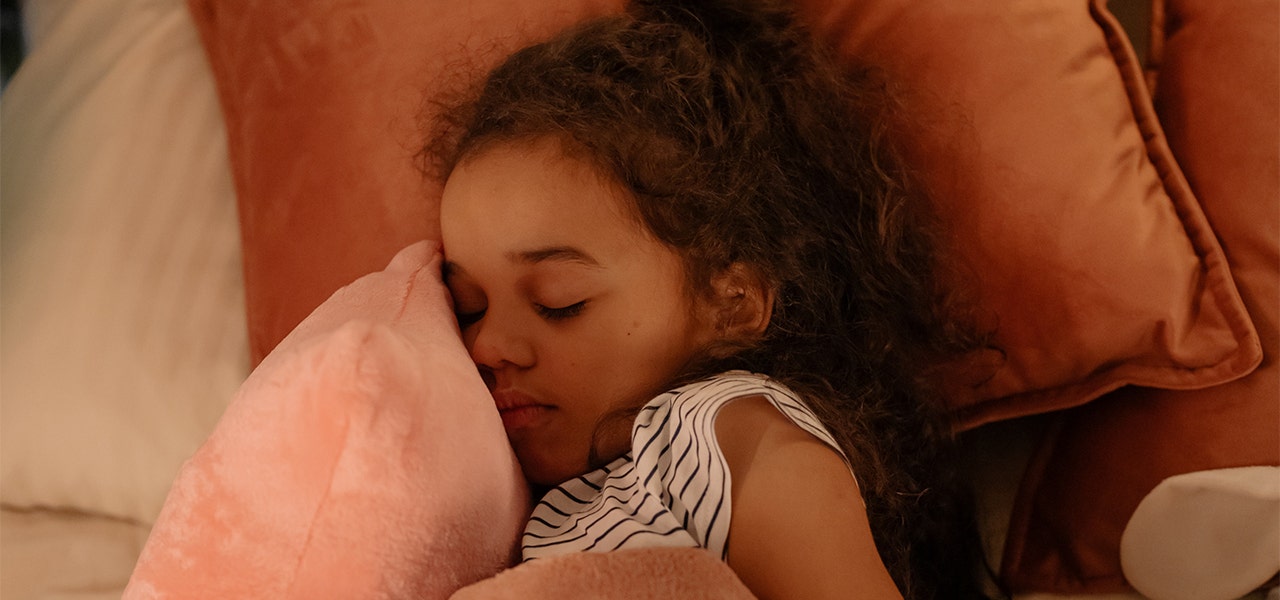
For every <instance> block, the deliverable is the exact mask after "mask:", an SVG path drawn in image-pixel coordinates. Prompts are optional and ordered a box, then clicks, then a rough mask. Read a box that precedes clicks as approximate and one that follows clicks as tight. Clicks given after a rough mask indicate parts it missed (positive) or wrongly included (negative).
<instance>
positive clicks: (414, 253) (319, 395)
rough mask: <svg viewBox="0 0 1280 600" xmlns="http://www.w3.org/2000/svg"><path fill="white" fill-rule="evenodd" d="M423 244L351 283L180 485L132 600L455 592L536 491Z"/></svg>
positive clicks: (261, 377) (242, 399) (310, 321)
mask: <svg viewBox="0 0 1280 600" xmlns="http://www.w3.org/2000/svg"><path fill="white" fill-rule="evenodd" d="M440 263H441V257H440V254H439V252H438V250H437V249H435V248H433V247H431V246H429V245H428V244H427V243H426V242H422V243H418V244H415V245H413V246H411V247H409V248H406V249H405V250H404V251H402V252H400V253H399V254H398V255H397V256H396V257H395V259H394V260H393V261H392V262H391V264H390V265H389V266H388V267H387V269H386V270H385V271H381V272H377V273H374V274H371V275H368V276H366V277H363V278H361V279H359V280H358V281H356V282H355V283H353V284H351V285H350V286H347V287H345V288H342V289H341V290H339V291H338V292H337V293H335V294H334V295H333V297H331V298H330V299H329V300H327V301H326V302H325V303H324V304H322V305H321V306H320V307H319V308H318V309H316V311H315V312H314V313H312V314H311V315H310V316H309V317H307V319H306V320H304V321H303V322H302V324H300V325H299V327H298V328H297V329H296V330H295V331H294V332H293V333H292V334H290V335H289V337H287V338H286V339H285V340H284V341H283V342H282V343H281V344H280V345H279V346H278V347H277V348H276V349H275V350H274V351H273V352H272V353H271V355H270V356H268V357H267V359H266V360H265V361H263V363H262V364H261V365H260V366H259V367H258V368H257V369H256V370H255V371H254V372H253V374H252V375H251V376H250V377H249V379H248V380H247V381H245V383H244V385H243V387H241V389H240V391H239V392H238V393H237V395H236V398H235V399H234V401H233V402H232V404H231V406H230V408H228V410H227V412H226V414H225V415H224V416H223V418H222V420H221V421H220V422H219V423H218V426H217V428H216V429H215V430H214V432H213V435H212V436H211V437H210V438H209V440H208V441H207V442H206V443H205V444H204V446H202V447H201V448H200V450H199V451H198V452H197V453H196V455H195V456H194V457H193V458H192V459H191V460H189V461H188V462H187V464H185V465H184V466H183V468H182V471H181V472H180V473H179V475H178V478H177V480H176V481H175V482H174V485H173V488H172V490H171V491H170V493H169V497H168V499H167V500H166V501H165V504H164V507H163V508H162V510H161V513H160V518H159V520H158V521H157V522H156V524H155V526H154V528H153V529H152V531H151V536H150V538H148V540H147V545H146V547H145V548H144V549H143V552H142V556H141V558H139V560H138V565H137V567H136V569H135V570H134V573H133V576H132V578H131V579H130V582H129V586H128V588H127V589H126V590H125V593H124V598H127V599H135V598H219V599H221V598H272V599H279V598H298V599H313V598H447V597H448V596H449V595H450V594H452V593H453V592H454V591H456V590H457V589H459V588H461V587H463V586H465V585H467V584H470V583H473V582H475V581H479V580H481V579H484V578H487V577H489V576H492V575H493V574H495V573H497V572H499V571H500V570H502V569H503V568H505V567H507V566H508V565H509V564H510V563H511V561H512V560H513V558H514V556H516V552H517V543H516V540H517V537H518V536H519V533H520V531H521V530H522V528H523V526H524V520H525V518H526V516H527V514H528V510H529V498H528V491H527V489H526V487H525V483H524V479H523V478H522V476H521V475H520V471H519V466H518V465H517V464H516V461H515V456H514V454H513V453H512V451H511V448H510V446H509V445H508V443H507V438H506V433H505V431H504V430H503V428H502V424H501V420H500V419H499V417H498V413H497V410H496V409H495V408H494V404H493V400H492V398H491V397H490V396H489V394H488V391H487V389H486V388H485V385H484V383H483V381H481V379H480V375H479V373H478V372H477V371H476V369H475V365H474V364H473V363H472V362H471V359H470V357H469V356H468V355H467V352H466V350H465V348H464V347H463V345H462V341H461V338H460V335H459V333H458V329H457V325H456V323H455V321H454V316H453V312H452V310H451V305H450V302H449V299H448V292H447V290H446V289H445V287H444V284H443V282H442V281H441V280H440Z"/></svg>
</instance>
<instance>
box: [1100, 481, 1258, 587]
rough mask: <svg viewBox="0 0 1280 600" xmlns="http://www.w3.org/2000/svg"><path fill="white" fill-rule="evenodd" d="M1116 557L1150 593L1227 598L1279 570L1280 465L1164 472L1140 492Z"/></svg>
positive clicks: (1132, 579)
mask: <svg viewBox="0 0 1280 600" xmlns="http://www.w3.org/2000/svg"><path fill="white" fill-rule="evenodd" d="M1120 563H1121V566H1122V567H1123V568H1124V575H1125V578H1127V579H1128V580H1129V583H1131V584H1132V585H1133V587H1134V588H1135V589H1137V590H1138V591H1139V592H1142V593H1143V594H1144V595H1146V596H1149V597H1151V598H1153V599H1155V600H1229V599H1232V598H1239V597H1241V596H1243V595H1245V594H1247V593H1249V592H1250V591H1252V590H1255V589H1257V588H1258V587H1260V586H1262V585H1263V584H1264V583H1266V582H1267V581H1268V580H1269V579H1271V578H1272V577H1274V576H1275V575H1276V573H1277V572H1278V571H1280V467H1267V466H1260V467H1240V468H1235V469H1219V470H1214V471H1201V472H1198V473H1187V474H1184V475H1177V476H1174V477H1170V478H1168V479H1166V480H1164V481H1162V482H1160V484H1159V485H1157V486H1156V487H1155V489H1153V490H1151V493H1149V494H1147V496H1146V497H1145V498H1143V500H1142V502H1141V503H1140V504H1139V505H1138V508H1137V510H1135V511H1134V513H1133V516H1132V517H1130V519H1129V524H1128V526H1127V527H1125V530H1124V536H1123V537H1121V539H1120Z"/></svg>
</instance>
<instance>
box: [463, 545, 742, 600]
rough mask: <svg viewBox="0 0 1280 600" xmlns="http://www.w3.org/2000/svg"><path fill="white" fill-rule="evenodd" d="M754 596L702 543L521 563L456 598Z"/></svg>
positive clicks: (705, 599) (730, 599)
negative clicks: (682, 546)
mask: <svg viewBox="0 0 1280 600" xmlns="http://www.w3.org/2000/svg"><path fill="white" fill-rule="evenodd" d="M540 598H545V599H547V600H551V599H555V600H560V599H562V598H597V599H601V600H615V599H617V600H621V599H624V598H625V599H627V600H668V599H670V598H683V599H689V600H752V599H754V598H755V596H752V595H751V592H750V591H748V590H747V588H746V586H745V585H743V584H742V582H741V581H739V580H738V577H737V576H736V575H734V573H733V571H732V570H730V569H729V567H728V565H726V564H725V563H724V562H722V561H720V560H718V559H716V557H714V556H712V555H711V554H709V553H708V552H707V551H706V550H702V549H698V548H644V549H640V550H620V551H617V552H608V553H590V554H566V555H564V556H557V557H555V558H548V559H540V560H535V561H532V562H527V563H523V564H520V565H518V566H516V567H513V568H511V569H507V570H506V571H503V572H501V573H499V574H498V575H497V576H495V577H491V578H489V579H485V580H483V581H480V582H478V583H474V584H472V585H469V586H467V587H465V588H462V589H461V590H459V591H458V592H457V593H455V594H454V595H453V596H451V597H450V600H531V599H533V600H536V599H540Z"/></svg>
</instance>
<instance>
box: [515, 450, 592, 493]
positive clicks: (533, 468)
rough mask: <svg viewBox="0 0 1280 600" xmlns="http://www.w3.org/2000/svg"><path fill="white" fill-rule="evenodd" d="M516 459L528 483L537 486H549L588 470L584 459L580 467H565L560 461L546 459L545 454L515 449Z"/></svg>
mask: <svg viewBox="0 0 1280 600" xmlns="http://www.w3.org/2000/svg"><path fill="white" fill-rule="evenodd" d="M516 459H517V460H519V461H520V470H521V471H523V472H524V478H525V479H526V480H527V481H528V482H529V484H530V485H532V486H534V487H538V488H551V487H555V486H557V485H560V484H561V483H564V482H565V481H568V480H570V479H573V478H574V477H577V476H579V475H582V474H584V473H586V472H587V471H588V468H587V465H586V462H585V461H584V462H583V464H582V466H581V468H580V469H574V468H570V467H567V466H566V465H564V464H563V463H562V462H559V463H558V462H557V461H554V460H548V459H547V457H546V456H540V455H538V454H536V453H528V452H521V451H520V450H518V449H517V450H516Z"/></svg>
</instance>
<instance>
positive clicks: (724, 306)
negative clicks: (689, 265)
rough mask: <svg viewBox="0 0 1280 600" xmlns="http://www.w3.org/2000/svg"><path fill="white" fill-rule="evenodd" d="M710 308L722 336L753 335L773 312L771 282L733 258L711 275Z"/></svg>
mask: <svg viewBox="0 0 1280 600" xmlns="http://www.w3.org/2000/svg"><path fill="white" fill-rule="evenodd" d="M711 296H712V297H711V308H712V310H713V313H714V317H713V319H714V321H713V322H714V323H715V325H716V333H717V334H719V335H720V336H721V337H722V338H728V339H743V338H754V337H756V336H759V335H761V334H763V333H764V330H765V328H767V327H768V326H769V319H770V317H772V315H773V296H774V293H773V286H770V285H768V283H767V282H765V280H764V277H762V276H760V274H759V273H757V272H756V270H755V269H752V268H751V267H749V266H747V265H746V264H744V263H741V262H736V263H733V264H731V265H729V266H728V268H726V269H724V270H723V271H721V272H720V273H719V274H717V275H715V276H714V277H712V278H711Z"/></svg>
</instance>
